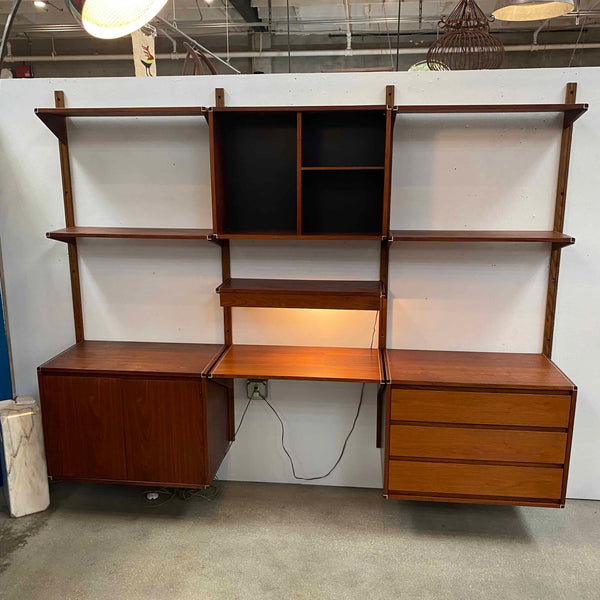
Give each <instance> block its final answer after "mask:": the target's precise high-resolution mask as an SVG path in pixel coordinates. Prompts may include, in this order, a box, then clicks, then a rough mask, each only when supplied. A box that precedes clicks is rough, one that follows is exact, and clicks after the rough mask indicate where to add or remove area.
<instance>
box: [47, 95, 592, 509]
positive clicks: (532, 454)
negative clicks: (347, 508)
mask: <svg viewBox="0 0 600 600" xmlns="http://www.w3.org/2000/svg"><path fill="white" fill-rule="evenodd" d="M575 96H576V85H575V84H569V85H568V86H567V94H566V101H565V103H564V104H498V105H409V106H407V105H405V106H401V105H400V106H396V105H395V102H394V88H393V86H388V87H387V88H386V97H385V104H382V105H376V106H330V107H318V106H308V107H307V106H304V107H291V106H288V107H227V106H225V104H224V90H222V89H217V90H216V106H215V107H212V108H208V109H207V108H202V107H152V108H87V109H86V108H83V109H78V108H65V107H64V96H63V94H62V92H56V108H51V109H37V110H36V114H37V115H38V117H39V118H40V119H41V120H42V121H43V122H44V123H45V124H46V125H47V126H48V127H49V128H50V130H51V131H52V132H53V133H54V134H55V135H56V136H57V138H58V139H59V150H60V158H61V169H62V179H63V192H64V205H65V221H66V223H65V225H66V227H65V228H64V229H60V230H57V231H52V232H50V233H48V234H47V236H48V237H49V238H51V239H54V240H59V241H63V242H67V244H68V249H69V260H70V272H71V286H72V292H73V309H74V321H75V333H76V340H77V344H76V345H75V346H73V347H72V348H70V349H68V350H67V351H65V352H64V353H62V354H60V355H59V356H57V357H55V358H54V359H52V360H50V361H48V362H47V363H45V364H44V365H42V366H41V367H40V370H39V374H40V393H41V396H42V400H43V407H44V426H45V432H46V444H47V451H48V462H49V472H50V474H51V475H52V476H54V477H57V478H67V479H68V478H74V479H86V480H90V479H91V480H95V481H110V482H114V481H118V482H128V483H136V484H141V483H150V482H152V483H162V484H163V485H180V486H184V487H202V486H205V485H208V484H209V483H210V480H211V479H212V477H213V476H214V474H215V473H216V469H217V468H218V465H219V463H220V460H221V458H222V456H223V455H224V453H225V450H226V448H227V446H228V444H229V442H230V441H231V440H233V439H234V421H233V396H232V387H233V386H232V380H233V379H235V378H261V379H310V380H319V381H349V382H362V383H375V384H379V393H378V410H377V444H378V446H379V447H381V449H382V454H383V465H384V473H383V480H384V484H383V487H384V494H385V495H386V496H387V497H390V498H406V499H426V500H442V501H452V502H482V503H492V504H523V505H530V506H553V507H555V506H562V505H563V504H564V501H565V493H566V481H567V474H568V465H569V453H570V446H571V439H572V432H573V419H574V411H575V398H576V388H575V386H574V385H573V383H572V382H571V381H570V380H569V379H568V378H567V377H566V376H565V375H564V374H563V373H562V372H561V371H560V370H559V369H558V368H557V367H556V366H555V365H554V364H553V363H552V361H551V360H550V356H551V351H552V338H553V331H554V313H555V307H556V294H557V289H558V272H559V266H560V254H561V249H562V248H563V247H566V246H568V245H570V244H573V243H574V241H575V240H574V239H573V238H572V237H570V236H569V235H566V234H564V233H563V224H564V214H565V201H566V186H567V177H568V168H569V160H570V147H571V137H572V128H573V123H574V122H575V121H576V120H577V119H578V118H579V117H580V116H581V115H582V114H584V113H585V111H586V110H587V104H577V103H575ZM488 113H489V114H500V113H505V114H507V115H510V114H513V113H562V114H563V129H562V138H561V153H560V164H559V169H558V179H557V193H556V202H555V218H554V224H553V229H552V230H551V231H436V230H431V231H411V230H406V231H399V230H391V231H390V227H389V222H390V192H391V177H392V172H391V167H392V135H393V129H394V123H395V122H396V120H397V119H396V117H397V116H398V115H400V116H402V117H404V116H406V117H409V116H410V115H431V114H488ZM123 116H125V117H127V116H129V117H131V116H163V117H165V116H202V117H205V118H206V119H207V121H208V125H209V140H210V153H211V159H210V160H211V165H210V166H211V187H212V212H213V228H212V229H210V230H208V229H172V228H170V229H166V228H124V227H82V226H78V225H76V224H75V218H74V210H73V190H72V186H71V176H70V165H69V149H68V136H67V133H68V132H67V118H73V117H123ZM80 238H120V239H155V240H160V239H190V240H207V241H211V242H214V243H216V244H218V245H219V246H220V248H221V266H222V277H223V283H222V284H221V285H219V287H218V288H217V290H216V291H217V293H218V294H219V299H220V304H221V306H222V308H223V324H224V344H223V345H222V346H219V345H214V344H145V343H132V342H94V341H87V340H85V336H84V327H83V313H82V307H81V293H80V289H79V271H78V269H79V266H78V260H77V241H78V240H79V239H80ZM237 239H255V240H273V241H274V242H276V241H277V240H303V241H304V240H330V241H336V240H337V241H340V240H363V241H365V242H377V243H378V244H379V245H380V265H379V267H380V276H379V279H378V280H376V281H329V280H292V279H284V280H275V279H239V278H232V277H231V258H230V241H231V240H237ZM397 242H405V243H406V242H443V243H451V242H457V243H464V242H477V243H481V242H494V243H519V242H527V243H548V244H550V249H551V258H550V268H549V278H548V293H547V303H546V318H545V328H544V340H543V352H542V353H541V354H513V353H501V354H499V353H482V352H433V351H415V350H399V349H398V350H396V349H388V348H387V343H386V337H387V297H388V263H389V248H390V244H392V243H397ZM236 307H270V308H282V309H283V308H309V309H336V310H371V311H378V313H379V318H378V322H379V328H378V329H379V331H378V338H377V340H378V341H377V348H375V349H373V348H335V347H294V346H256V345H240V344H235V343H234V340H233V312H232V309H233V308H236ZM100 400H102V401H103V402H105V404H104V405H103V408H102V410H101V411H100V410H98V408H97V407H98V402H99V401H100ZM188 413H191V414H195V415H197V419H196V420H194V419H192V420H191V421H190V418H189V414H188ZM119 415H120V416H119ZM70 419H75V420H77V422H78V427H77V428H73V427H70V426H69V420H70ZM181 432H183V433H182V437H181V440H183V441H181V440H179V439H178V440H177V442H176V443H175V442H174V441H173V440H174V437H176V436H179V434H180V433H181ZM90 435H91V436H92V437H93V439H94V440H95V441H96V443H95V444H89V443H88V441H89V436H90ZM149 435H152V437H153V439H155V438H156V439H158V440H159V441H158V444H157V446H158V448H159V449H161V452H162V454H161V453H160V452H159V451H157V452H155V453H149V454H143V453H139V452H137V451H136V450H132V448H134V447H135V446H134V445H133V443H132V442H135V441H136V440H138V441H139V440H141V439H146V438H147V437H148V436H149ZM94 436H95V437H94ZM123 439H125V446H123ZM197 441H200V443H199V444H197V449H196V452H195V454H193V456H192V458H190V457H189V456H184V454H185V453H186V448H187V447H188V444H193V443H194V442H197ZM111 444H112V446H111ZM113 446H114V448H113ZM75 455H76V456H78V457H80V458H78V459H77V460H75V459H72V458H71V457H72V456H75ZM107 465H108V466H107Z"/></svg>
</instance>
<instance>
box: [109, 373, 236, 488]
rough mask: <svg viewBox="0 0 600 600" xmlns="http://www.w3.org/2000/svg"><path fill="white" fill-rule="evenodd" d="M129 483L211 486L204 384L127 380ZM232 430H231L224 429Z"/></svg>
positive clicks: (123, 385)
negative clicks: (207, 468)
mask: <svg viewBox="0 0 600 600" xmlns="http://www.w3.org/2000/svg"><path fill="white" fill-rule="evenodd" d="M119 390H120V392H121V394H122V396H123V423H124V431H125V440H126V456H127V479H132V480H134V481H169V482H174V483H178V484H190V485H195V486H199V485H205V484H206V469H205V458H204V457H205V453H206V448H205V445H206V436H205V427H204V422H205V418H204V414H203V413H204V411H203V399H202V390H201V382H200V380H147V379H138V378H129V379H121V380H120V381H119ZM224 429H225V430H226V427H224Z"/></svg>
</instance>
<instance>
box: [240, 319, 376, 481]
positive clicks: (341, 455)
mask: <svg viewBox="0 0 600 600" xmlns="http://www.w3.org/2000/svg"><path fill="white" fill-rule="evenodd" d="M378 319H379V311H378V312H377V314H376V315H375V322H374V323H373V331H372V333H371V346H370V348H371V350H372V349H373V342H374V340H375V330H376V328H377V321H378ZM365 385H366V384H365V383H363V384H362V387H361V390H360V400H359V401H358V407H357V409H356V415H354V421H353V422H352V427H351V428H350V431H349V432H348V435H347V436H346V439H345V440H344V445H343V446H342V451H341V452H340V455H339V456H338V459H337V460H336V461H335V463H334V465H333V467H331V469H329V471H327V473H325V475H317V476H315V477H300V476H299V475H297V474H296V467H295V465H294V461H293V459H292V456H291V454H290V453H289V452H288V449H287V448H286V447H285V425H284V424H283V420H282V419H281V417H280V416H279V413H278V412H277V411H276V410H275V408H274V407H273V405H272V404H271V403H270V402H269V401H268V400H267V399H266V398H263V400H264V401H265V402H266V403H267V406H268V407H269V408H270V409H271V410H272V411H273V414H274V415H275V416H276V417H277V420H278V421H279V425H280V426H281V447H282V448H283V451H284V452H285V454H286V456H287V457H288V460H289V461H290V466H291V468H292V475H293V477H294V479H297V480H299V481H316V480H318V479H325V478H326V477H329V475H331V474H332V473H333V471H334V470H335V468H336V467H337V466H338V465H339V464H340V462H341V460H342V458H343V457H344V453H345V452H346V446H347V445H348V440H349V439H350V436H351V435H352V433H353V432H354V429H355V427H356V422H357V421H358V417H359V415H360V409H361V407H362V404H363V399H364V397H365ZM249 403H250V401H249V402H248V404H249ZM246 408H247V407H246Z"/></svg>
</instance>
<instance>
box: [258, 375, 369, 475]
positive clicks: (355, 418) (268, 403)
mask: <svg viewBox="0 0 600 600" xmlns="http://www.w3.org/2000/svg"><path fill="white" fill-rule="evenodd" d="M365 385H366V384H364V383H363V384H362V389H361V391H360V400H359V402H358V408H357V409H356V415H355V416H354V421H353V422H352V427H351V428H350V431H349V432H348V435H347V436H346V439H345V440H344V445H343V446H342V451H341V452H340V455H339V456H338V459H337V460H336V461H335V463H334V465H333V467H331V469H329V471H327V473H325V475H317V476H315V477H300V476H299V475H296V467H295V465H294V461H293V460H292V457H291V455H290V453H289V452H288V450H287V448H286V447H285V425H284V424H283V421H282V420H281V417H280V416H279V414H278V413H277V411H276V410H275V409H274V408H273V405H272V404H271V403H270V402H269V401H268V400H267V399H266V398H263V400H264V401H265V402H266V403H267V406H268V407H269V408H270V409H271V410H272V411H273V414H274V415H275V416H276V417H277V420H278V421H279V424H280V425H281V447H282V448H283V451H284V452H285V454H286V456H287V457H288V460H289V461H290V466H291V467H292V475H293V477H294V479H298V480H301V481H315V480H317V479H325V477H329V475H331V474H332V473H333V471H334V470H335V468H336V467H337V466H338V465H339V464H340V462H341V460H342V458H343V456H344V452H346V446H347V444H348V440H349V439H350V436H351V435H352V432H353V431H354V428H355V427H356V422H357V421H358V415H360V408H361V406H362V403H363V398H364V395H365Z"/></svg>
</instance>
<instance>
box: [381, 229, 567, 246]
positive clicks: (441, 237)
mask: <svg viewBox="0 0 600 600" xmlns="http://www.w3.org/2000/svg"><path fill="white" fill-rule="evenodd" d="M389 240H390V242H550V243H552V244H557V245H559V246H568V245H569V244H574V243H575V238H573V237H571V236H570V235H566V234H564V233H560V232H558V231H462V230H455V231H443V230H427V231H426V230H421V231H419V230H402V231H400V230H394V231H390V237H389Z"/></svg>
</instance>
